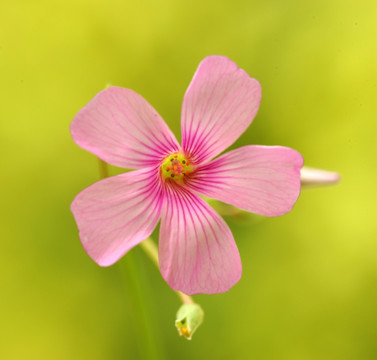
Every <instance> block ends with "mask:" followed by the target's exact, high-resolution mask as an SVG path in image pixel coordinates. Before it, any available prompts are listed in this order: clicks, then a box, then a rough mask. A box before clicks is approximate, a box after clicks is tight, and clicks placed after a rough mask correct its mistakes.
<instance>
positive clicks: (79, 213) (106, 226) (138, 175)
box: [71, 168, 163, 266]
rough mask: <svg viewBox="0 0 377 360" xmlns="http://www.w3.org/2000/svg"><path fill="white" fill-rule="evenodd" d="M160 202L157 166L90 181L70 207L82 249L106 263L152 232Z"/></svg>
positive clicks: (160, 191) (160, 190) (114, 259)
mask: <svg viewBox="0 0 377 360" xmlns="http://www.w3.org/2000/svg"><path fill="white" fill-rule="evenodd" d="M162 203H163V192H162V187H161V184H160V178H159V174H158V169H156V168H148V169H144V170H136V171H131V172H128V173H125V174H121V175H118V176H114V177H110V178H107V179H104V180H101V181H99V182H97V183H95V184H93V185H92V186H90V187H88V188H87V189H85V190H83V191H82V192H81V193H80V194H78V195H77V196H76V198H75V199H74V201H73V203H72V205H71V210H72V212H73V215H74V217H75V220H76V223H77V226H78V228H79V231H80V239H81V242H82V244H83V246H84V249H85V251H86V252H87V253H88V255H89V256H90V257H91V258H92V259H93V260H94V261H95V262H97V263H98V264H99V265H101V266H108V265H111V264H113V263H114V262H116V261H117V260H118V259H119V258H120V257H122V256H123V255H124V254H125V253H126V252H127V251H128V250H130V249H131V248H132V247H134V246H135V245H137V244H138V243H139V242H141V241H143V240H144V239H146V238H147V237H148V236H149V235H150V234H151V233H152V231H153V230H154V228H155V227H156V225H157V223H158V221H159V219H160V213H161V207H162Z"/></svg>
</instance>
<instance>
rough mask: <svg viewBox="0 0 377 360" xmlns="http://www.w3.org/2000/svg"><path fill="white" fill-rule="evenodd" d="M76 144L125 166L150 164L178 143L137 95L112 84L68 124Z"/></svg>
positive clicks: (111, 161)
mask: <svg viewBox="0 0 377 360" xmlns="http://www.w3.org/2000/svg"><path fill="white" fill-rule="evenodd" d="M71 134H72V138H73V140H74V141H75V142H76V144H77V145H79V146H81V147H82V148H84V149H86V150H88V151H90V152H92V153H93V154H95V155H97V156H98V157H100V158H101V159H103V160H105V161H106V162H108V163H110V164H112V165H115V166H120V167H125V168H132V169H133V168H136V169H137V168H141V167H146V166H153V165H155V164H156V163H157V162H159V161H160V160H161V159H162V158H164V156H166V154H167V153H170V152H174V151H177V150H178V149H179V145H178V142H177V140H176V139H175V137H174V135H173V133H172V132H171V131H170V129H169V127H168V126H167V125H166V123H165V122H164V120H163V119H162V118H161V117H160V115H159V114H158V113H157V112H156V110H154V109H153V107H152V106H151V105H150V104H149V103H148V102H147V101H146V100H145V99H144V98H143V97H142V96H140V95H139V94H137V93H135V92H134V91H132V90H129V89H123V88H120V87H111V88H109V89H106V90H103V91H101V92H100V93H98V94H97V95H96V96H95V97H94V98H93V99H92V100H91V101H90V102H89V103H88V104H87V105H86V106H85V107H84V108H83V109H81V110H80V111H79V113H78V114H77V115H76V117H75V118H74V120H73V121H72V124H71Z"/></svg>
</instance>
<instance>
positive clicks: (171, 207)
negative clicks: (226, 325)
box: [159, 186, 242, 294]
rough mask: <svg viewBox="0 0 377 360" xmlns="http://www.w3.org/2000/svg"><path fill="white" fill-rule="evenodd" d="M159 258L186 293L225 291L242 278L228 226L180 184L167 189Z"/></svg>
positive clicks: (169, 280) (168, 276)
mask: <svg viewBox="0 0 377 360" xmlns="http://www.w3.org/2000/svg"><path fill="white" fill-rule="evenodd" d="M159 258H160V270H161V273H162V276H163V277H164V279H165V280H166V281H167V283H168V284H169V285H170V286H171V287H172V288H173V289H175V290H180V291H182V292H184V293H186V294H198V293H205V294H215V293H221V292H225V291H227V290H229V289H230V288H231V287H232V286H233V285H235V284H236V283H237V282H238V281H239V279H240V277H241V271H242V270H241V260H240V257H239V253H238V250H237V246H236V244H235V242H234V239H233V236H232V233H231V231H230V229H229V227H228V225H227V224H226V223H225V221H224V220H223V219H222V218H221V217H220V216H219V215H218V214H217V213H216V212H215V211H214V210H213V209H212V208H211V207H210V206H209V205H208V204H207V203H205V202H204V201H203V200H202V199H200V198H199V197H198V196H197V195H195V194H193V193H191V192H189V191H188V190H187V189H185V188H183V187H179V186H174V187H173V186H172V187H167V189H166V198H165V202H164V206H163V210H162V214H161V226H160V244H159Z"/></svg>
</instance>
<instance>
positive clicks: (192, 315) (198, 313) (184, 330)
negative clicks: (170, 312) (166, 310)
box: [175, 303, 204, 340]
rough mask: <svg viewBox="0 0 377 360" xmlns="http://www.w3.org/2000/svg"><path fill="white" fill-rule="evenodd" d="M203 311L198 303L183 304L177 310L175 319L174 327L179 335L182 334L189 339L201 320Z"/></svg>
mask: <svg viewBox="0 0 377 360" xmlns="http://www.w3.org/2000/svg"><path fill="white" fill-rule="evenodd" d="M203 318H204V311H203V309H202V308H201V307H200V305H198V304H195V303H192V304H183V305H182V306H181V307H180V308H179V310H178V312H177V320H175V327H176V328H177V330H178V333H179V335H180V336H184V337H185V338H186V339H187V340H191V338H192V335H193V334H194V332H195V330H196V329H197V328H198V327H199V326H200V324H201V323H202V322H203Z"/></svg>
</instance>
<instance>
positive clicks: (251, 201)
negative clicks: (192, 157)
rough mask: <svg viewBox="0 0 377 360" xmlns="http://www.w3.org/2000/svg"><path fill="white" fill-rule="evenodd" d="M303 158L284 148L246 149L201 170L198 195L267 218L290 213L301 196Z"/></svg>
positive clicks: (194, 183)
mask: <svg viewBox="0 0 377 360" xmlns="http://www.w3.org/2000/svg"><path fill="white" fill-rule="evenodd" d="M302 164H303V159H302V156H301V155H300V154H299V153H298V152H297V151H295V150H292V149H290V148H286V147H281V146H244V147H242V148H239V149H236V150H233V151H230V152H228V153H226V154H224V155H222V156H220V157H219V158H217V159H215V160H213V161H211V162H209V163H207V164H205V165H202V166H200V167H198V169H197V171H196V173H195V176H193V179H192V180H191V182H190V187H191V188H192V189H194V190H196V191H197V192H198V193H200V194H202V195H205V196H208V197H211V198H214V199H217V200H220V201H222V202H225V203H228V204H231V205H234V206H237V207H239V208H241V209H243V210H246V211H250V212H252V213H256V214H260V215H265V216H279V215H283V214H285V213H287V212H288V211H290V210H291V209H292V207H293V205H294V203H295V202H296V200H297V198H298V196H299V194H300V169H301V167H302Z"/></svg>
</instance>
